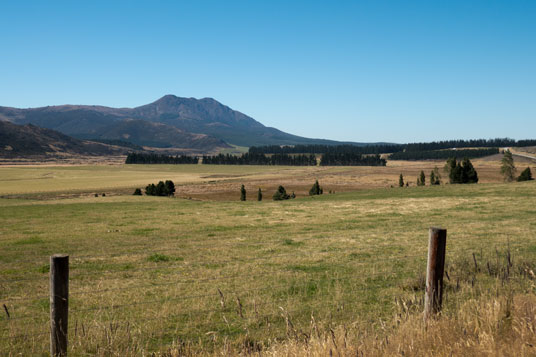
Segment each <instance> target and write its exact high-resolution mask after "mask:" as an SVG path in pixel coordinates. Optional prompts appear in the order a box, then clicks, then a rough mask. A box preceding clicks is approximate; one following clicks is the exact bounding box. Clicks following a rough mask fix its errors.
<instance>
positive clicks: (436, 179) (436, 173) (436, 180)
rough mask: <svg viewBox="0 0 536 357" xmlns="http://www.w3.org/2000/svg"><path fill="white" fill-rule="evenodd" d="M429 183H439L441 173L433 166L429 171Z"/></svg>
mask: <svg viewBox="0 0 536 357" xmlns="http://www.w3.org/2000/svg"><path fill="white" fill-rule="evenodd" d="M432 177H433V180H432ZM430 185H441V174H440V173H439V169H438V168H437V167H434V170H433V171H432V172H431V173H430Z"/></svg>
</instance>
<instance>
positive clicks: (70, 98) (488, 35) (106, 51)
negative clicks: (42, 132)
mask: <svg viewBox="0 0 536 357" xmlns="http://www.w3.org/2000/svg"><path fill="white" fill-rule="evenodd" d="M535 19H536V1H531V0H526V1H515V0H513V1H494V0H487V1H441V2H440V1H379V0H376V1H312V0H309V1H277V0H270V1H232V0H229V1H202V0H195V1H194V0H192V1H189V2H183V1H143V2H142V1H139V2H138V1H85V2H79V1H64V2H63V1H36V2H28V1H22V0H21V1H12V2H9V3H8V2H7V1H3V2H2V3H1V4H0V48H1V51H0V105H2V106H13V107H36V106H44V105H58V104H101V105H107V106H114V107H133V106H138V105H143V104H147V103H149V102H152V101H154V100H156V99H158V98H159V97H161V96H163V95H165V94H175V95H178V96H184V97H196V98H203V97H213V98H215V99H217V100H218V101H220V102H222V103H224V104H226V105H229V106H230V107H231V108H233V109H236V110H239V111H241V112H243V113H245V114H248V115H250V116H252V117H253V118H255V119H257V120H259V121H260V122H262V123H263V124H265V125H267V126H273V127H277V128H279V129H281V130H284V131H287V132H290V133H293V134H297V135H302V136H307V137H321V138H328V139H335V140H351V141H361V142H373V141H390V142H414V141H431V140H441V139H467V138H494V137H511V138H516V139H522V138H536V21H535Z"/></svg>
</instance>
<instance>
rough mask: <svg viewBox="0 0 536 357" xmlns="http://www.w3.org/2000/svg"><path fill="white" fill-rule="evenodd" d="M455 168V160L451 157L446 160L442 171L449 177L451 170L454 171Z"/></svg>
mask: <svg viewBox="0 0 536 357" xmlns="http://www.w3.org/2000/svg"><path fill="white" fill-rule="evenodd" d="M455 168H456V158H455V157H451V158H449V159H448V160H447V163H446V164H445V167H444V168H443V170H445V172H446V173H447V175H449V177H450V174H451V172H452V170H454V169H455Z"/></svg>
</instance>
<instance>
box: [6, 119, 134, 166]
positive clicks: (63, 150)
mask: <svg viewBox="0 0 536 357" xmlns="http://www.w3.org/2000/svg"><path fill="white" fill-rule="evenodd" d="M127 151H129V149H127V148H122V147H118V146H113V145H107V144H103V143H96V142H91V141H84V140H79V139H75V138H71V137H69V136H67V135H65V134H62V133H59V132H57V131H54V130H51V129H45V128H40V127H37V126H35V125H32V124H27V125H16V124H13V123H9V122H5V121H0V157H4V158H19V157H45V156H47V157H51V156H65V155H85V156H105V155H123V154H126V153H127Z"/></svg>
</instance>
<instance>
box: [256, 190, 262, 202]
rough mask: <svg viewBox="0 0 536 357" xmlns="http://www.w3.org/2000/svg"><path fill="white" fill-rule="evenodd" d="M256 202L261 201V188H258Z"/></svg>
mask: <svg viewBox="0 0 536 357" xmlns="http://www.w3.org/2000/svg"><path fill="white" fill-rule="evenodd" d="M257 201H259V202H260V201H262V191H261V188H260V187H259V191H257Z"/></svg>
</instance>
